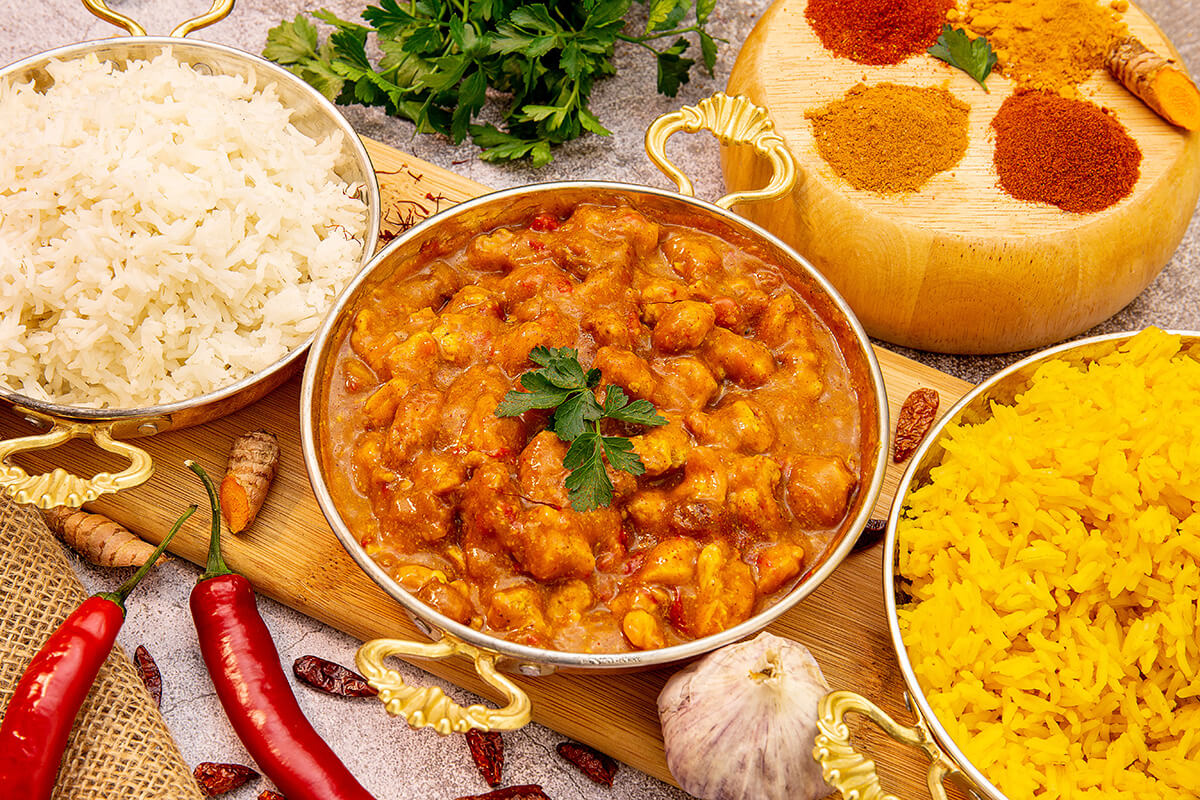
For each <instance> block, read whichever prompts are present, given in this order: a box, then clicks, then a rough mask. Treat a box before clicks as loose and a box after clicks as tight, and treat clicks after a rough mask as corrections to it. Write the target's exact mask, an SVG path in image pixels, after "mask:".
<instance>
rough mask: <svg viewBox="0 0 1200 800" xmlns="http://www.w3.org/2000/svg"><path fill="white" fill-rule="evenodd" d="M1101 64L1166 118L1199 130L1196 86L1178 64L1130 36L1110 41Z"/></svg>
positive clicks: (1199, 101) (1199, 121) (1188, 128)
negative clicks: (1113, 41)
mask: <svg viewBox="0 0 1200 800" xmlns="http://www.w3.org/2000/svg"><path fill="white" fill-rule="evenodd" d="M1105 64H1106V65H1107V67H1108V71H1109V72H1111V73H1112V75H1113V77H1114V78H1116V79H1117V80H1118V81H1120V82H1121V83H1122V84H1123V85H1124V86H1125V88H1126V89H1128V90H1129V91H1131V92H1133V93H1134V94H1135V95H1137V96H1138V97H1139V98H1140V99H1141V101H1142V102H1143V103H1145V104H1146V105H1148V106H1150V108H1152V109H1154V111H1155V113H1157V114H1158V115H1159V116H1160V117H1162V118H1163V119H1165V120H1166V121H1167V122H1170V123H1171V124H1173V125H1178V126H1179V127H1181V128H1185V129H1187V130H1189V131H1195V130H1200V90H1197V89H1196V85H1195V84H1194V83H1192V81H1191V79H1189V78H1188V75H1187V73H1186V72H1184V70H1183V69H1181V68H1180V67H1179V66H1177V65H1175V64H1173V63H1172V62H1170V61H1168V60H1167V59H1165V58H1163V57H1162V56H1160V55H1159V54H1158V53H1156V52H1154V51H1153V50H1150V49H1149V48H1147V47H1146V46H1145V45H1144V44H1142V43H1141V42H1140V41H1139V40H1138V39H1136V38H1134V37H1132V36H1129V37H1127V38H1124V39H1120V40H1118V41H1117V42H1115V43H1114V44H1113V46H1112V48H1110V49H1109V51H1108V57H1107V58H1106V59H1105Z"/></svg>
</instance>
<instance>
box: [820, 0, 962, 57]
mask: <svg viewBox="0 0 1200 800" xmlns="http://www.w3.org/2000/svg"><path fill="white" fill-rule="evenodd" d="M951 8H954V0H808V5H807V7H806V8H805V9H804V16H805V18H806V19H807V20H808V24H809V25H810V26H811V27H812V29H813V32H814V33H816V34H817V38H818V39H820V40H821V43H822V44H823V45H825V48H826V49H827V50H829V51H830V52H832V53H834V54H835V55H839V56H842V57H843V58H848V59H850V60H852V61H856V62H858V63H859V64H899V63H900V62H901V61H903V60H904V59H906V58H908V57H909V56H914V55H916V54H917V53H922V52H924V51H925V48H927V47H929V46H930V45H932V44H933V43H934V42H936V41H937V38H938V34H939V33H941V30H942V25H943V24H944V23H945V22H946V12H947V11H949V10H950V9H951Z"/></svg>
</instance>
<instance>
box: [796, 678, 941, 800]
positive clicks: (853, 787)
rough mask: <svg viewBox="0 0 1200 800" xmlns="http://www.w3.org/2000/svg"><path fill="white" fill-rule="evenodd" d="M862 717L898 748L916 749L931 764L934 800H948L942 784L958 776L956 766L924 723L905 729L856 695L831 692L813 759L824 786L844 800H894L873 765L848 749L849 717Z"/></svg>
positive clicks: (820, 708) (821, 712)
mask: <svg viewBox="0 0 1200 800" xmlns="http://www.w3.org/2000/svg"><path fill="white" fill-rule="evenodd" d="M851 712H854V713H857V714H862V715H863V716H865V717H867V718H868V719H870V720H871V721H872V722H874V723H875V724H876V725H878V726H879V727H880V728H881V729H882V730H883V732H884V733H886V734H887V735H888V736H890V737H892V738H893V739H895V740H896V741H897V742H900V743H901V744H906V745H908V746H909V747H915V748H918V749H919V750H921V751H922V752H924V753H925V755H926V756H927V757H928V758H929V771H928V772H927V773H926V775H925V782H926V784H927V785H928V786H929V795H930V796H931V797H933V798H934V800H946V787H945V786H943V785H942V780H943V779H945V778H946V777H947V776H948V775H958V774H961V773H960V772H959V770H958V768H957V767H956V766H954V762H952V761H951V760H950V759H949V758H947V757H946V754H945V753H943V752H942V750H941V748H940V747H938V746H937V743H936V742H935V741H934V740H933V735H932V734H930V733H929V728H927V727H926V726H925V720H923V719H921V717H920V715H919V714H918V715H917V724H916V725H915V726H914V727H911V728H908V727H905V726H903V725H901V724H899V723H898V722H896V721H895V720H893V719H892V718H891V717H889V716H888V715H887V714H886V713H885V712H884V711H883V710H882V709H880V708H879V707H878V706H877V705H875V704H874V703H872V702H871V701H870V700H867V699H866V698H865V697H863V696H861V695H857V694H855V693H854V692H830V693H829V694H827V695H825V696H824V697H822V698H821V703H820V705H819V706H818V712H817V713H818V716H817V729H818V730H819V731H820V733H818V734H817V739H816V746H815V747H814V748H813V757H814V758H815V759H816V760H817V761H819V762H820V763H821V774H822V775H823V776H824V777H825V781H826V782H827V783H828V784H829V785H830V786H832V787H834V788H835V789H837V790H838V791H840V792H841V793H842V797H843V798H844V800H897V798H896V796H895V795H892V794H886V793H885V792H884V791H883V787H882V786H881V785H880V784H879V775H878V773H876V771H875V762H874V761H872V760H871V759H869V758H867V757H866V756H864V755H862V754H860V753H859V752H858V751H856V750H855V749H854V747H853V745H851V744H850V728H849V727H848V726H847V725H846V722H845V716H846V714H848V713H851Z"/></svg>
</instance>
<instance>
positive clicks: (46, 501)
mask: <svg viewBox="0 0 1200 800" xmlns="http://www.w3.org/2000/svg"><path fill="white" fill-rule="evenodd" d="M83 437H90V438H91V440H92V441H93V442H94V443H95V444H96V446H97V447H99V448H100V449H102V450H107V451H108V452H110V453H116V454H117V455H120V456H124V457H125V458H128V459H129V466H128V467H126V468H125V469H123V470H121V471H120V472H118V473H117V474H115V475H114V474H112V473H111V472H100V473H97V474H96V475H93V476H92V477H91V478H81V477H79V476H78V475H72V474H71V473H69V472H67V471H66V470H65V469H62V468H61V467H59V468H58V469H55V470H54V471H53V472H48V473H45V474H42V475H29V474H28V473H27V472H25V470H23V469H21V468H20V467H18V466H16V465H15V464H9V463H8V458H9V457H10V456H12V455H15V454H17V453H28V452H32V451H35V450H48V449H50V448H51V447H58V446H59V445H60V444H65V443H66V442H68V441H70V440H71V439H78V438H83ZM153 474H154V463H153V461H151V459H150V454H149V453H147V452H146V451H145V450H143V449H142V448H140V447H137V446H135V445H132V444H130V443H129V442H122V441H118V440H116V439H114V438H113V437H112V433H111V432H110V431H109V429H108V428H107V427H104V428H100V427H96V426H95V425H88V424H86V423H82V422H61V421H59V422H56V423H55V425H54V427H53V428H51V429H50V430H49V431H48V432H46V433H39V434H36V435H34V436H22V437H21V438H19V439H9V440H8V441H3V442H0V489H3V490H4V491H6V492H7V493H8V494H9V496H11V497H12V498H13V499H14V500H16V501H17V502H18V503H33V504H34V505H35V506H38V507H39V508H52V507H53V506H74V507H78V506H81V505H83V504H84V503H87V502H89V501H91V500H95V499H96V498H97V497H99V496H100V495H102V494H105V493H108V492H118V491H120V490H121V489H128V488H129V487H130V486H137V485H139V484H142V483H145V482H146V481H147V480H148V479H149V478H150V476H151V475H153Z"/></svg>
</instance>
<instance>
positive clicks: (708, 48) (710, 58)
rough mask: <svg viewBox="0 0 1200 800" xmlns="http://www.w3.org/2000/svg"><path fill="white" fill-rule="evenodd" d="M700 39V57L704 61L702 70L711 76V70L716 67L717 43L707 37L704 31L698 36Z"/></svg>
mask: <svg viewBox="0 0 1200 800" xmlns="http://www.w3.org/2000/svg"><path fill="white" fill-rule="evenodd" d="M698 36H699V37H700V56H701V58H702V60H703V61H704V68H705V69H706V70H708V74H709V75H712V74H713V69H714V68H715V67H716V66H717V41H716V40H715V39H714V38H713V37H711V36H709V35H708V34H707V33H705V32H704V31H700V33H699V34H698Z"/></svg>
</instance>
